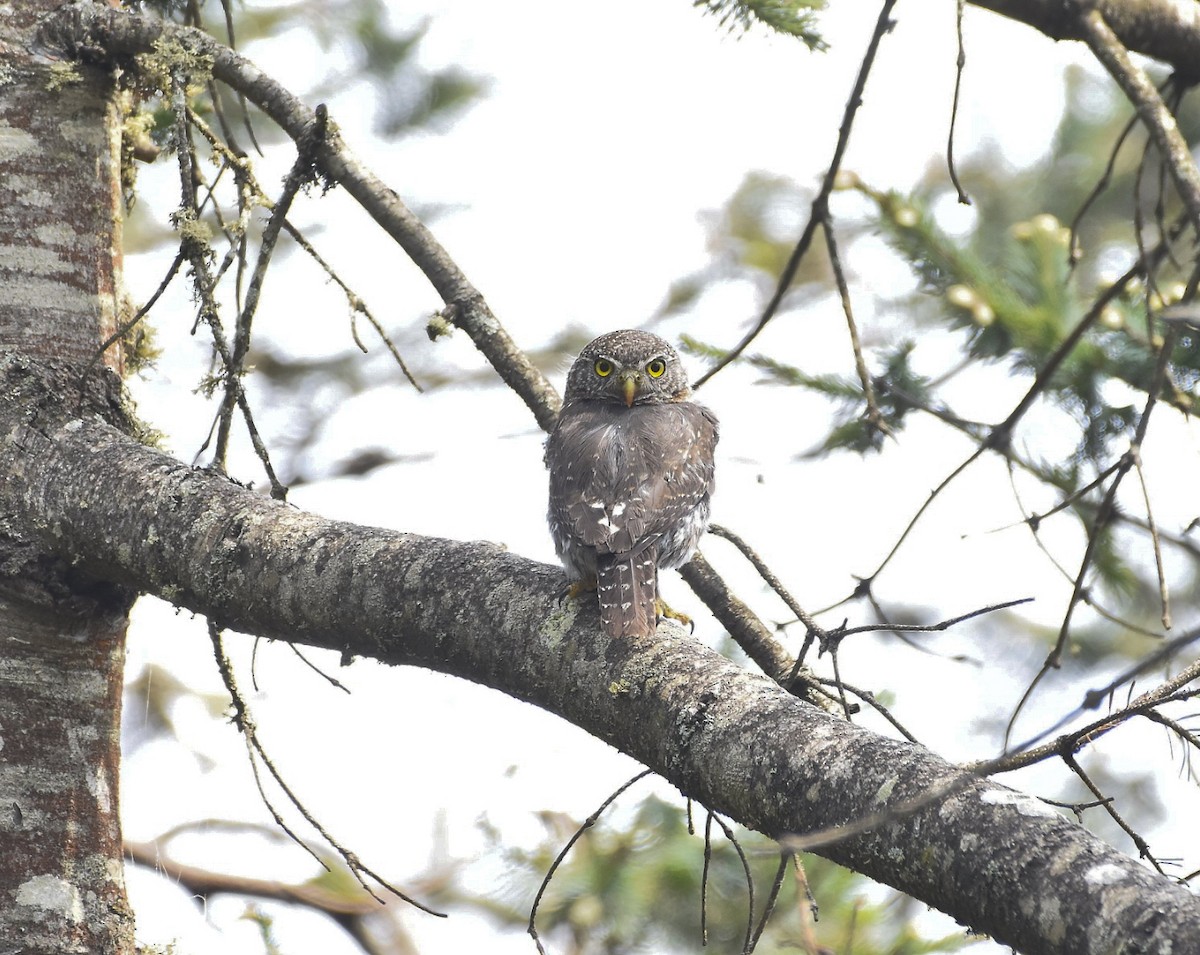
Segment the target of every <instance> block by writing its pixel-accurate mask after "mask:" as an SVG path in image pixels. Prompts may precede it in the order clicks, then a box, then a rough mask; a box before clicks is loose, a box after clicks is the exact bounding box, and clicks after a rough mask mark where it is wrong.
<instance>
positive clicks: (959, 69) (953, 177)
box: [946, 0, 971, 206]
mask: <svg viewBox="0 0 1200 955" xmlns="http://www.w3.org/2000/svg"><path fill="white" fill-rule="evenodd" d="M965 6H966V0H958V2H957V3H956V4H955V8H954V32H955V36H956V38H957V40H958V56H957V57H956V58H955V61H954V103H953V105H952V106H951V107H950V131H949V133H947V135H946V168H947V170H948V171H949V173H950V182H951V183H952V184H953V186H954V191H955V192H957V193H958V201H959V202H960V203H962V205H964V206H969V205H970V204H971V197H970V196H968V195H967V193H966V190H965V189H963V187H962V183H960V182H959V181H958V168H957V167H956V166H955V164H954V130H955V128H956V127H957V126H958V103H959V97H960V95H961V94H962V79H963V70H964V69H965V68H966V65H967V50H966V47H965V46H964V45H963V8H964V7H965Z"/></svg>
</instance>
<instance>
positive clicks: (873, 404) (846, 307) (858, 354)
mask: <svg viewBox="0 0 1200 955" xmlns="http://www.w3.org/2000/svg"><path fill="white" fill-rule="evenodd" d="M824 225H825V227H824V229H822V231H823V232H824V233H825V249H826V251H827V252H828V253H829V264H830V267H831V268H832V269H833V277H834V281H835V282H836V283H837V290H838V297H839V298H840V299H841V302H842V314H843V315H845V316H846V328H847V329H848V331H849V332H850V348H851V350H852V351H853V352H854V370H855V371H856V372H857V373H858V380H859V382H860V383H861V385H862V390H863V398H864V399H865V401H866V403H867V423H868V424H869V425H870V426H871V427H872V428H874V429H875V430H876V431H878V432H879V433H880V434H886V435H889V436H890V435H891V433H892V429H891V428H890V427H889V426H888V423H887V419H886V418H884V416H883V412H882V411H880V410H879V402H878V401H877V400H876V398H875V386H874V385H873V384H872V383H871V374H870V372H868V371H867V362H866V360H865V359H864V358H863V350H862V342H861V341H860V340H859V337H858V325H857V323H856V322H855V321H854V308H853V306H852V304H851V301H850V288H849V286H848V285H847V284H846V274H845V272H844V271H843V270H842V260H841V258H840V257H839V256H838V247H837V239H836V238H835V237H834V234H833V216H832V215H830V214H829V210H828V208H827V209H826V210H825V223H824Z"/></svg>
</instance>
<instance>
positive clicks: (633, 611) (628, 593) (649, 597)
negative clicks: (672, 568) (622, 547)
mask: <svg viewBox="0 0 1200 955" xmlns="http://www.w3.org/2000/svg"><path fill="white" fill-rule="evenodd" d="M657 558H658V548H657V547H654V546H649V547H643V548H637V549H634V550H633V551H629V552H627V553H624V554H610V555H605V556H603V557H601V558H600V559H599V560H597V561H596V594H597V596H598V597H599V598H600V623H601V625H602V626H603V627H604V632H605V633H607V634H608V635H609V636H610V637H625V636H638V637H643V636H648V635H649V634H652V633H654V630H655V627H656V626H657V624H658V610H657V600H658V569H657V563H658V559H657Z"/></svg>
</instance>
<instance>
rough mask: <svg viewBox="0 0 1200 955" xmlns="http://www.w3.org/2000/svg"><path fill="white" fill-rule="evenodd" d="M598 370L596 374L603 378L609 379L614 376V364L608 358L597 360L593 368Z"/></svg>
mask: <svg viewBox="0 0 1200 955" xmlns="http://www.w3.org/2000/svg"><path fill="white" fill-rule="evenodd" d="M592 367H593V368H594V369H595V370H596V374H597V375H599V376H600V377H601V378H607V377H608V376H609V375H611V374H612V370H613V366H612V362H611V361H609V360H608V359H607V358H597V359H596V364H595V365H593V366H592Z"/></svg>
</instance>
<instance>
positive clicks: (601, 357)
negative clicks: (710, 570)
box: [546, 330, 718, 637]
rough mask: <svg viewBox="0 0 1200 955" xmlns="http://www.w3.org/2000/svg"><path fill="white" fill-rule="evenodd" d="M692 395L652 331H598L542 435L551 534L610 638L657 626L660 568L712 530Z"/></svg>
mask: <svg viewBox="0 0 1200 955" xmlns="http://www.w3.org/2000/svg"><path fill="white" fill-rule="evenodd" d="M690 396H691V388H690V387H689V385H688V380H687V376H686V375H685V374H684V370H683V366H682V365H681V364H680V361H679V356H678V355H677V354H676V353H675V349H673V348H672V347H671V346H670V345H668V344H667V343H666V342H665V341H663V340H662V339H661V338H659V337H658V336H657V335H651V334H650V333H649V332H642V331H635V330H624V331H617V332H610V333H609V334H607V335H602V336H600V337H599V338H597V339H595V340H594V341H592V342H590V343H589V344H588V345H587V346H586V347H585V348H584V349H583V351H582V352H580V353H579V357H578V358H577V359H575V363H574V364H573V365H572V366H571V370H570V372H568V374H567V388H566V393H565V395H564V403H563V409H562V413H561V414H560V415H559V418H558V423H557V424H556V425H555V426H554V430H553V431H552V432H551V433H550V437H549V439H548V440H547V442H546V467H547V468H548V469H549V472H550V509H549V514H548V518H549V522H550V533H551V535H552V536H553V538H554V546H555V549H556V550H557V552H558V556H559V558H560V559H561V560H562V562H563V566H564V567H566V570H567V576H568V577H569V578H570V579H571V580H572V581H573V582H575V583H574V585H573V586H574V588H575V589H576V590H577V591H578V590H581V589H590V587H591V586H592V585H593V583H594V584H595V587H596V592H597V595H598V597H599V600H600V621H601V624H602V625H603V627H604V630H605V632H607V633H608V634H609V635H611V636H614V637H619V636H634V635H639V636H640V635H646V634H651V633H653V632H654V630H655V627H656V625H657V622H658V614H659V607H660V606H661V605H660V603H659V600H658V571H659V569H660V568H664V567H678V566H680V565H681V564H684V563H686V562H687V561H688V559H689V558H690V557H691V556H692V551H693V550H695V548H696V543H697V541H699V539H700V535H701V534H703V533H704V531H705V528H707V527H708V514H709V502H710V498H711V496H712V492H713V452H714V450H715V448H716V444H717V430H718V429H717V419H716V417H715V416H714V415H713V413H712V412H711V411H709V410H708V409H707V408H705V407H704V406H702V405H698V404H696V403H695V402H692V401H689V400H688V398H689V397H690Z"/></svg>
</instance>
